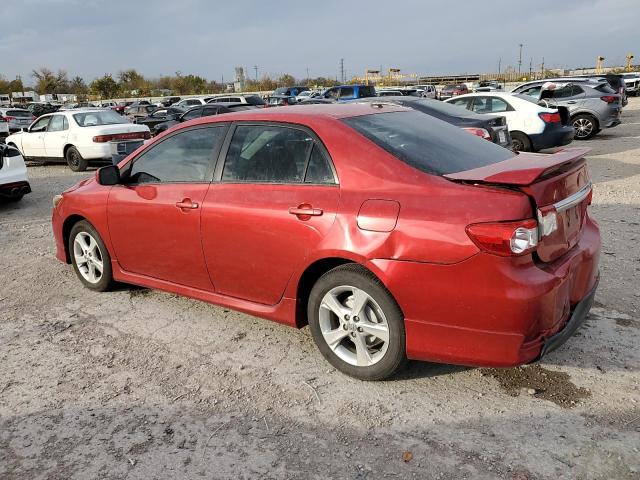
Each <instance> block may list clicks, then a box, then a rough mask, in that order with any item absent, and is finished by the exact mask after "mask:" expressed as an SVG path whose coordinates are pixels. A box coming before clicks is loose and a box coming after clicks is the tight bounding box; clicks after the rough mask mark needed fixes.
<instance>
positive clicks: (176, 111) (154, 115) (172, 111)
mask: <svg viewBox="0 0 640 480" xmlns="http://www.w3.org/2000/svg"><path fill="white" fill-rule="evenodd" d="M196 108H199V107H196ZM184 113H185V110H183V109H181V108H175V107H169V108H159V109H157V110H155V111H153V112H151V113H150V114H149V115H147V116H146V117H140V118H137V119H136V120H135V123H137V124H138V125H146V126H147V127H149V130H151V133H152V134H155V130H154V129H155V127H156V126H157V125H159V124H161V123H164V122H169V121H172V120H176V119H177V118H178V117H179V116H181V115H182V114H184Z"/></svg>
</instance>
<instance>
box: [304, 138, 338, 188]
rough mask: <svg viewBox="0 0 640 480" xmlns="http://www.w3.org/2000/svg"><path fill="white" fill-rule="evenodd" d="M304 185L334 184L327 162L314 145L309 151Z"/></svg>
mask: <svg viewBox="0 0 640 480" xmlns="http://www.w3.org/2000/svg"><path fill="white" fill-rule="evenodd" d="M304 183H325V184H326V183H335V178H334V176H333V170H331V165H330V164H329V160H328V159H327V157H326V155H325V154H324V152H323V151H322V149H321V148H320V147H319V146H318V145H314V146H313V150H312V151H311V158H310V159H309V165H308V166H307V173H306V175H305V177H304Z"/></svg>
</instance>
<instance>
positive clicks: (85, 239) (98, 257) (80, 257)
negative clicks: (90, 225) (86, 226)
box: [73, 232, 104, 283]
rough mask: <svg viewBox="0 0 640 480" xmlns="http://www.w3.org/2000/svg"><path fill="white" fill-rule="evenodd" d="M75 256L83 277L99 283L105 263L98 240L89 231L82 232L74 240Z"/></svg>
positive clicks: (90, 281)
mask: <svg viewBox="0 0 640 480" xmlns="http://www.w3.org/2000/svg"><path fill="white" fill-rule="evenodd" d="M73 257H74V259H75V262H76V265H77V267H78V271H79V272H80V275H82V278H84V279H85V280H86V281H87V282H89V283H98V282H99V281H100V279H101V278H102V272H103V271H104V263H103V260H102V252H101V251H100V247H99V246H98V242H96V239H95V238H93V237H92V236H91V235H90V234H89V233H87V232H80V233H78V234H77V235H76V238H75V239H74V241H73Z"/></svg>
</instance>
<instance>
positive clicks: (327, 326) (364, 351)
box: [307, 264, 406, 380]
mask: <svg viewBox="0 0 640 480" xmlns="http://www.w3.org/2000/svg"><path fill="white" fill-rule="evenodd" d="M307 314H308V318H309V326H310V328H311V333H312V335H313V339H314V341H315V343H316V345H317V346H318V348H319V350H320V352H321V353H322V355H323V356H324V357H325V358H326V359H327V360H328V361H329V363H331V364H332V365H333V366H334V367H336V368H337V369H338V370H340V371H341V372H343V373H346V374H347V375H351V376H352V377H356V378H359V379H361V380H382V379H384V378H387V377H389V376H390V375H393V374H394V373H395V372H397V371H398V370H399V369H400V368H401V367H402V366H403V364H404V363H405V360H406V347H405V330H404V317H403V315H402V312H401V310H400V307H399V306H398V304H397V303H396V301H395V300H394V298H393V297H392V296H391V294H390V293H389V291H388V290H387V289H386V288H385V286H384V285H383V284H382V283H381V282H380V281H379V280H378V279H377V278H376V277H375V276H374V275H373V274H372V273H371V272H369V271H368V270H367V269H365V268H364V267H362V266H360V265H356V264H348V265H343V266H340V267H337V268H334V269H333V270H330V271H329V272H327V273H325V274H324V275H323V276H322V277H320V279H319V280H318V281H317V282H316V284H315V285H314V286H313V288H312V290H311V293H310V295H309V302H308V304H307Z"/></svg>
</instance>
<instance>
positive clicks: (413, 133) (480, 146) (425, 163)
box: [342, 112, 513, 175]
mask: <svg viewBox="0 0 640 480" xmlns="http://www.w3.org/2000/svg"><path fill="white" fill-rule="evenodd" d="M342 121H343V122H345V123H346V124H347V125H349V126H350V127H352V128H354V129H355V130H356V131H358V132H359V133H361V134H362V135H364V136H365V137H367V138H368V139H369V140H371V141H372V142H374V143H375V144H376V145H378V146H379V147H382V148H383V149H385V150H386V151H387V152H389V153H390V154H392V155H394V156H395V157H397V158H399V159H400V160H402V161H403V162H404V163H406V164H408V165H411V166H412V167H414V168H417V169H418V170H420V171H422V172H425V173H430V174H433V175H446V174H448V173H454V172H463V171H465V170H471V169H474V168H478V167H484V166H487V165H491V164H494V163H498V162H502V161H503V160H506V159H508V158H511V157H513V152H511V151H509V150H507V149H506V148H502V147H499V146H497V145H495V144H494V143H491V142H488V141H486V140H485V139H482V138H480V137H477V136H475V135H471V134H470V133H468V132H465V131H464V130H462V129H460V128H458V127H454V126H453V125H450V124H448V123H445V122H443V121H441V120H438V119H436V118H433V117H431V116H429V115H425V114H423V113H420V112H390V113H379V114H374V115H363V116H361V117H351V118H345V119H343V120H342Z"/></svg>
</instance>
